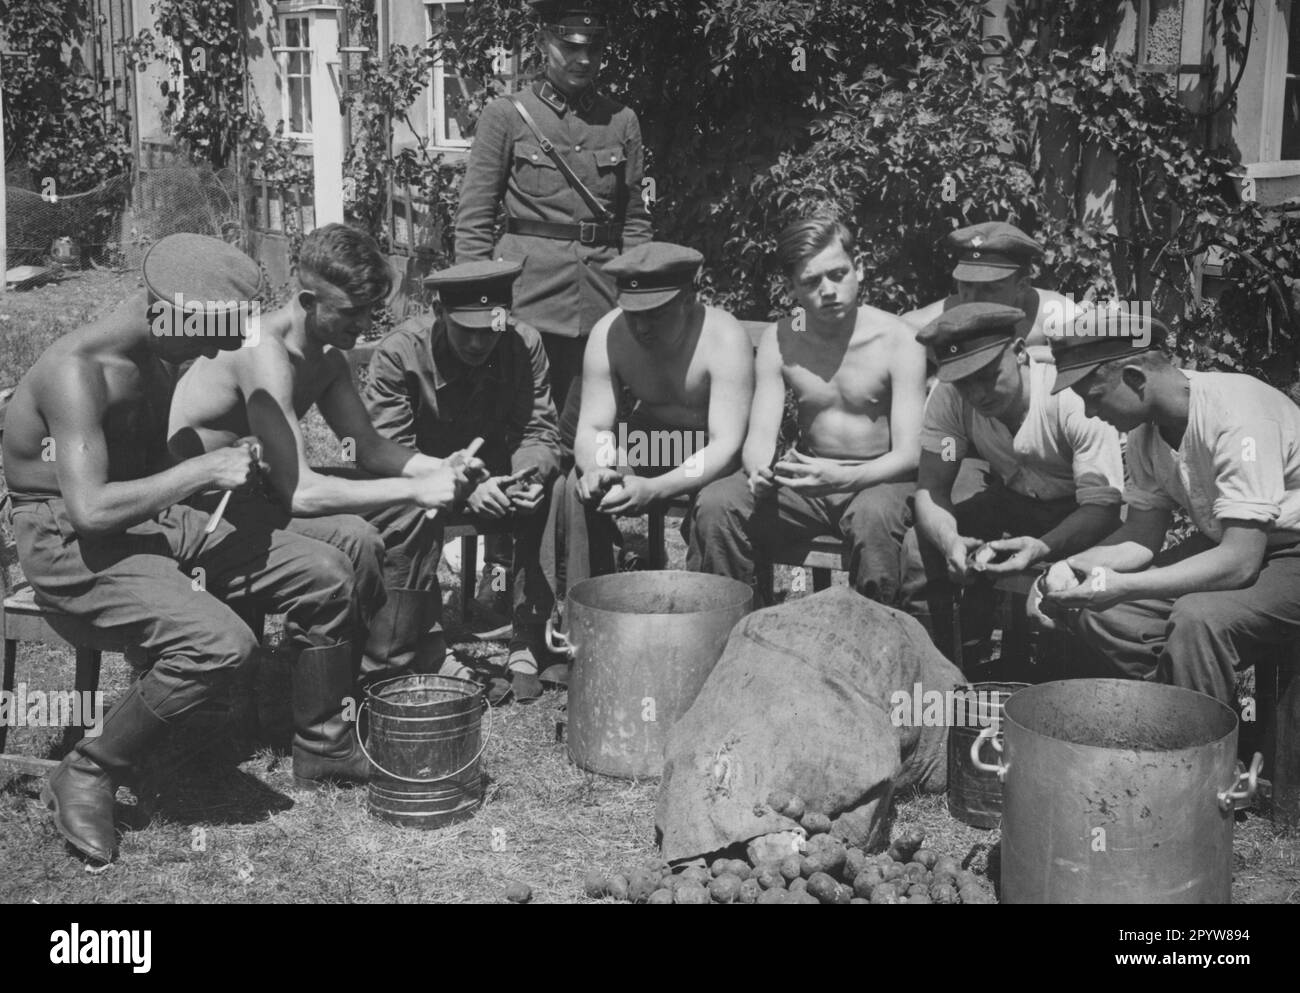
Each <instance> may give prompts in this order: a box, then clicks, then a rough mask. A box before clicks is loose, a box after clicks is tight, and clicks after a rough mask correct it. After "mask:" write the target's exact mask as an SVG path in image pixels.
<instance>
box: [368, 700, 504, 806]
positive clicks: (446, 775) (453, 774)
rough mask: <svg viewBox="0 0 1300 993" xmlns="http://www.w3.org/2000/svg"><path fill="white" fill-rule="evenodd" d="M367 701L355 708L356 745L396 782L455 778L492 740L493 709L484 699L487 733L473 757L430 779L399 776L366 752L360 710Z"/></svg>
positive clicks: (436, 780)
mask: <svg viewBox="0 0 1300 993" xmlns="http://www.w3.org/2000/svg"><path fill="white" fill-rule="evenodd" d="M369 702H370V701H369V700H362V701H361V706H360V707H358V708H357V745H358V746H359V747H360V748H361V754H362V755H364V756H365V757H366V761H368V762H369V763H370V764H371V765H373V766H374V767H375V768H376V769H378V770H379V771H380V772H382V773H383V774H384V775H385V776H388V777H389V778H390V779H396V780H397V781H398V782H402V783H418V784H420V785H425V784H428V783H441V782H442V781H443V780H445V779H453V778H455V777H456V776H459V775H460V774H461V773H462V772H464V771H465V770H466V769H468V768H469V767H470V766H472V765H473V764H474V763H475V762H477V761H478V760H479V759H481V758H482V757H483V753H484V752H485V751H487V746H488V743H489V742H490V741H491V740H492V710H493V707H492V705H491V704H490V703H487V702H486V701H484V706H486V708H487V712H488V726H487V733H486V734H484V736H483V744H482V745H480V746H479V750H478V751H477V752H475V753H474V757H473V758H472V759H470V760H469V761H468V762H466V763H465V764H464V765H463V766H461V767H460V768H459V769H457V770H456V771H455V772H447V773H443V774H442V775H441V776H434V777H433V778H432V779H410V778H408V777H406V776H399V775H398V774H397V773H395V772H389V771H388V770H387V769H385V768H384V767H383V766H382V765H380V764H379V763H378V762H376V761H375V760H374V758H372V757H371V755H370V752H368V751H367V750H366V742H365V737H364V736H363V735H362V734H361V714H362V712H363V711H364V710H365V709H366V705H367V704H368V703H369Z"/></svg>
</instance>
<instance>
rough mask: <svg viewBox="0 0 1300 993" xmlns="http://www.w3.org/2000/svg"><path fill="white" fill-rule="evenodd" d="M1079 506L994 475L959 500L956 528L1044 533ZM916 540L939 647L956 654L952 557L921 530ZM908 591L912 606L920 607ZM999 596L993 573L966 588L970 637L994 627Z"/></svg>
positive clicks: (977, 534) (965, 636)
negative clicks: (1030, 492)
mask: <svg viewBox="0 0 1300 993" xmlns="http://www.w3.org/2000/svg"><path fill="white" fill-rule="evenodd" d="M1077 509H1078V504H1077V503H1075V501H1074V497H1063V498H1061V499H1059V500H1036V499H1034V498H1033V497H1028V496H1025V495H1024V494H1021V493H1017V492H1016V491H1015V490H1012V489H1008V488H1007V487H1006V486H1003V485H1002V484H1001V483H1000V482H998V481H997V480H993V479H990V482H989V487H988V489H986V490H982V491H980V492H979V493H976V494H975V495H974V496H973V497H971V498H970V499H968V500H963V501H962V502H961V503H958V504H956V505H954V507H953V511H954V512H955V515H956V518H957V533H958V534H960V535H961V536H962V537H963V538H979V539H980V540H981V541H993V540H995V539H998V538H1001V537H1002V536H1003V535H1004V534H1010V535H1011V536H1012V537H1013V538H1019V537H1022V536H1026V537H1030V538H1041V537H1042V536H1043V535H1045V534H1047V532H1049V531H1051V530H1052V529H1053V528H1054V527H1056V526H1057V525H1058V524H1060V523H1061V522H1062V521H1063V520H1065V519H1066V518H1067V517H1069V516H1070V515H1071V514H1073V513H1074V512H1075V510H1077ZM916 537H917V544H918V546H919V548H920V555H921V562H922V564H923V566H924V569H925V590H924V600H925V603H926V605H927V606H928V608H929V613H930V616H929V620H930V625H931V636H932V637H933V638H934V643H935V645H936V646H937V647H938V648H939V651H941V652H943V654H944V655H945V656H947V657H948V658H949V659H952V658H954V657H955V654H956V653H955V646H954V645H953V639H952V620H953V596H954V594H955V593H956V590H957V587H956V586H955V585H954V584H953V582H952V581H951V580H950V579H949V578H948V560H947V557H946V555H945V554H944V552H943V551H942V550H940V549H938V548H935V547H934V546H933V545H932V544H930V542H929V541H928V540H926V539H925V538H924V537H923V536H922V535H921V534H920V532H919V531H918V533H917V536H916ZM915 592H916V591H912V590H909V591H908V593H909V600H910V603H909V605H908V606H909V607H914V606H919V604H917V603H916V601H915V600H914V599H911V594H913V593H915ZM995 605H996V598H995V593H994V590H993V582H992V579H991V577H980V578H979V579H977V580H975V582H974V583H972V584H971V585H970V586H967V587H966V588H965V590H964V591H963V592H962V609H961V630H962V640H963V641H965V642H971V641H983V640H984V639H985V638H987V637H988V636H989V635H990V633H991V632H992V630H993V620H994V615H995V612H996V611H995V609H994V608H995Z"/></svg>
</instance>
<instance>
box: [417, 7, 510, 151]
mask: <svg viewBox="0 0 1300 993" xmlns="http://www.w3.org/2000/svg"><path fill="white" fill-rule="evenodd" d="M425 8H426V9H427V11H428V14H429V37H430V38H434V37H441V38H442V39H443V41H444V44H445V45H446V46H447V47H448V48H449V49H450V50H451V51H452V52H454V50H455V45H456V39H457V38H458V37H459V36H460V32H461V31H462V30H463V29H464V26H465V20H466V18H467V16H468V14H467V4H464V3H442V2H432V0H426V2H425ZM493 54H494V59H493V73H494V74H495V77H496V79H497V80H499V81H500V82H501V83H502V85H503V87H504V89H505V90H510V89H513V86H512V85H511V82H512V81H513V80H514V78H515V77H516V75H518V72H519V57H518V55H517V54H515V53H514V52H510V51H508V50H507V49H504V48H502V49H497V51H496V52H494V53H493ZM432 75H433V79H432V80H431V81H430V84H429V97H430V106H429V130H430V139H429V140H430V144H431V145H433V146H434V147H435V148H469V146H470V141H471V139H472V138H473V137H474V133H473V125H472V124H471V123H470V118H469V109H470V104H471V103H472V102H473V101H474V100H475V99H481V98H482V96H483V95H484V90H483V88H482V87H481V86H476V85H475V84H474V82H473V81H472V80H470V79H468V78H466V77H464V76H460V75H458V74H457V72H456V69H455V67H454V66H453V65H451V64H450V60H449V61H448V64H445V65H444V64H439V65H437V66H435V67H434V69H433V74H432Z"/></svg>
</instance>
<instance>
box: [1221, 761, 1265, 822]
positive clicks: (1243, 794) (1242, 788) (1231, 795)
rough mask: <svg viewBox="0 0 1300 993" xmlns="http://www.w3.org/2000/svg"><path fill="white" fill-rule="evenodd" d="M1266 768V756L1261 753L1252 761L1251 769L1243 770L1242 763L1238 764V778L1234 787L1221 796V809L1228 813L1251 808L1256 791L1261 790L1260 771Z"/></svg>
mask: <svg viewBox="0 0 1300 993" xmlns="http://www.w3.org/2000/svg"><path fill="white" fill-rule="evenodd" d="M1263 767H1264V756H1263V755H1262V754H1260V753H1259V752H1256V753H1255V757H1254V758H1252V759H1251V760H1250V768H1249V769H1243V768H1242V765H1241V763H1240V762H1238V763H1237V776H1236V778H1235V779H1233V781H1232V785H1231V786H1229V787H1228V788H1227V789H1226V790H1224V791H1222V792H1221V793H1220V794H1219V809H1220V810H1222V811H1224V812H1227V811H1229V810H1244V809H1245V808H1246V807H1248V806H1250V801H1251V800H1253V799H1254V798H1255V790H1256V789H1258V788H1259V771H1260V769H1262V768H1263Z"/></svg>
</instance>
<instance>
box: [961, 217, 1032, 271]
mask: <svg viewBox="0 0 1300 993" xmlns="http://www.w3.org/2000/svg"><path fill="white" fill-rule="evenodd" d="M944 245H945V246H946V247H947V249H948V250H949V251H950V252H952V253H953V254H954V255H956V256H957V268H955V269H954V270H953V271H952V277H953V279H958V280H961V281H962V282H963V283H991V282H993V281H994V280H997V279H1006V278H1007V277H1008V276H1010V275H1012V274H1013V273H1014V272H1016V271H1017V270H1018V269H1020V267H1021V266H1024V265H1028V264H1029V263H1030V262H1033V261H1034V260H1035V259H1040V258H1042V257H1043V246H1042V245H1040V244H1038V242H1036V241H1034V239H1033V238H1031V237H1029V235H1027V234H1025V233H1024V232H1023V231H1021V230H1020V229H1019V228H1018V227H1016V226H1015V225H1014V224H1008V223H1007V222H1006V221H989V222H987V223H985V224H974V225H971V226H970V227H968V228H958V229H957V230H956V231H954V232H952V233H951V234H950V235H948V236H947V237H946V238H945V239H944Z"/></svg>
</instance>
